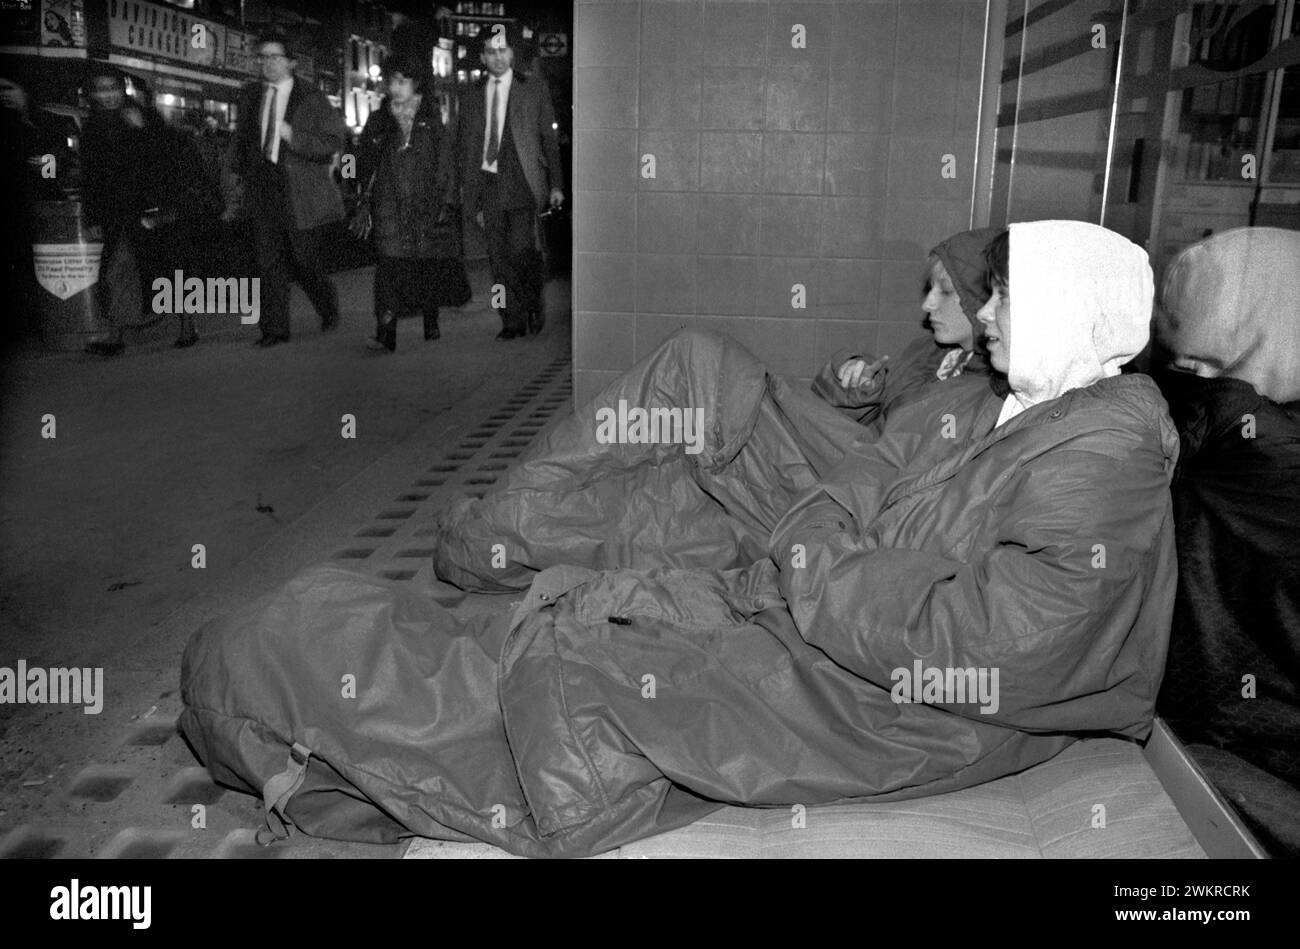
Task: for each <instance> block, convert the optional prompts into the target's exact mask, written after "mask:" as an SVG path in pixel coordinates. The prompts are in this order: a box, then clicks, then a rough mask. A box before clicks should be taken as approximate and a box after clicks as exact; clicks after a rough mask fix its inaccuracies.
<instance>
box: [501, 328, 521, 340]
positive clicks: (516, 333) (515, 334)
mask: <svg viewBox="0 0 1300 949" xmlns="http://www.w3.org/2000/svg"><path fill="white" fill-rule="evenodd" d="M527 335H528V333H527V331H526V330H514V329H503V330H502V331H501V332H499V333H497V339H518V338H519V337H521V336H527Z"/></svg>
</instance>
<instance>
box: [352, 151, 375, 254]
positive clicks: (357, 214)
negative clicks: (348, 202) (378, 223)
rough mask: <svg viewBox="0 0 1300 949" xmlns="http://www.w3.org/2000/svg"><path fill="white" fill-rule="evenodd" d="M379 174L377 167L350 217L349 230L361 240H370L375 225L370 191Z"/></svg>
mask: <svg viewBox="0 0 1300 949" xmlns="http://www.w3.org/2000/svg"><path fill="white" fill-rule="evenodd" d="M378 174H379V169H377V168H376V169H375V170H374V171H373V172H371V174H370V180H369V181H368V182H367V183H366V190H365V191H364V192H362V194H361V200H360V201H358V202H357V207H356V210H355V211H353V212H352V217H351V218H349V219H348V231H349V232H351V234H352V236H353V237H355V238H356V239H357V240H359V241H364V240H369V239H370V232H371V231H372V230H374V227H375V220H374V216H373V215H372V214H371V213H370V192H371V190H372V189H373V188H374V187H375V176H376V175H378Z"/></svg>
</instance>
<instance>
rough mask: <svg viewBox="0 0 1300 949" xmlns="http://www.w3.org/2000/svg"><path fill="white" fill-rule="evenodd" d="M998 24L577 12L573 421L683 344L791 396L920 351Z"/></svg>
mask: <svg viewBox="0 0 1300 949" xmlns="http://www.w3.org/2000/svg"><path fill="white" fill-rule="evenodd" d="M984 9H985V2H984V0H822V2H804V3H792V2H766V0H750V2H720V0H704V2H701V0H577V2H576V4H575V9H574V38H573V40H574V47H573V48H574V67H575V75H574V113H575V114H574V129H575V148H574V190H575V194H574V211H575V234H574V240H575V246H574V251H575V253H574V275H573V276H574V381H575V394H576V398H577V400H578V404H581V403H582V402H583V401H585V400H587V399H589V398H590V397H592V396H593V395H594V394H595V393H596V392H597V391H598V390H599V388H600V387H601V386H603V385H604V384H605V383H606V382H607V381H608V380H609V379H610V378H612V377H613V376H615V375H617V373H618V372H619V371H621V370H623V369H626V368H628V367H629V366H631V365H632V364H633V363H634V362H635V361H636V360H638V359H640V358H641V357H643V356H645V355H646V354H647V353H649V352H650V351H651V350H652V349H654V347H655V346H656V345H658V344H659V343H660V342H662V341H663V340H664V339H665V338H666V337H667V336H669V335H671V334H672V333H673V332H675V331H676V330H677V329H678V328H679V327H683V326H701V327H714V328H717V329H721V330H725V331H726V332H728V333H731V334H732V335H734V336H736V337H737V338H738V339H740V340H742V341H743V342H745V343H746V344H747V345H748V346H749V347H750V348H751V349H752V350H753V351H754V352H755V353H756V354H757V355H758V356H759V357H760V358H761V359H763V360H764V361H766V362H767V363H768V364H769V365H770V366H772V367H773V368H774V369H776V370H777V371H779V372H782V373H784V374H786V375H788V376H791V377H795V378H809V377H811V376H812V375H813V374H814V373H815V372H816V370H817V367H818V366H819V365H820V364H821V362H823V361H824V360H825V359H826V358H827V357H828V356H829V354H830V353H831V352H833V351H834V350H835V349H837V348H839V347H840V346H843V345H849V344H855V345H860V346H862V347H863V348H865V349H868V350H871V351H872V352H881V353H884V352H895V353H896V352H897V351H898V350H899V349H900V348H901V347H902V346H903V345H905V344H906V342H907V341H908V340H909V339H911V338H912V337H914V336H915V335H916V334H918V333H920V332H921V328H920V317H921V312H920V298H921V282H922V279H923V270H924V260H925V254H926V251H927V250H928V249H929V248H930V247H931V246H933V245H934V244H935V243H937V242H938V241H939V240H941V239H942V238H944V237H945V236H947V235H948V234H950V233H953V232H955V231H958V230H962V229H964V228H966V227H967V226H968V221H969V215H970V207H971V204H970V202H971V191H972V188H971V186H972V179H971V175H972V165H973V163H974V158H975V140H976V135H975V130H976V121H977V115H978V105H979V87H980V70H981V60H982V55H983V42H984V39H983V36H984ZM796 25H801V26H802V27H803V28H804V31H805V33H804V35H805V36H806V48H802V49H799V48H794V47H793V46H792V38H793V37H794V35H795V34H794V33H793V32H792V29H793V28H794V27H795V26H796ZM646 155H653V156H654V161H655V177H654V178H646V177H643V175H642V168H643V165H642V159H643V156H646ZM945 155H952V156H953V158H954V159H955V172H956V176H955V178H945V177H944V176H943V174H942V171H943V168H944V156H945ZM794 284H802V285H803V286H804V287H805V288H806V301H805V302H806V307H805V308H802V309H797V308H794V307H792V305H791V303H792V292H791V287H792V285H794Z"/></svg>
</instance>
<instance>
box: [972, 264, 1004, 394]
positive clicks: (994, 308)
mask: <svg viewBox="0 0 1300 949" xmlns="http://www.w3.org/2000/svg"><path fill="white" fill-rule="evenodd" d="M975 319H977V320H979V322H980V326H981V327H982V328H983V330H984V345H985V346H986V347H987V348H988V351H989V363H990V364H991V365H992V366H993V368H994V369H996V370H997V371H998V372H1001V373H1004V374H1005V373H1006V372H1007V371H1009V370H1010V368H1011V298H1010V295H1009V294H1008V288H1007V287H1005V286H1002V285H1000V284H996V283H995V284H994V285H993V296H991V297H989V301H988V302H987V303H985V304H984V305H983V306H982V307H980V311H979V312H978V313H976V314H975Z"/></svg>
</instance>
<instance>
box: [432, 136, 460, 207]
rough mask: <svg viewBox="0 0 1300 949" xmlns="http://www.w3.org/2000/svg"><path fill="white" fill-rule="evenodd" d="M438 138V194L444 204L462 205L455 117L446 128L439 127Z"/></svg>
mask: <svg viewBox="0 0 1300 949" xmlns="http://www.w3.org/2000/svg"><path fill="white" fill-rule="evenodd" d="M436 133H437V136H438V168H437V171H436V174H437V180H438V193H439V194H440V195H441V196H442V203H443V204H460V186H459V175H458V174H457V166H458V165H459V164H460V161H459V154H458V152H457V145H458V143H459V138H458V137H457V135H456V118H455V117H454V116H453V117H452V118H451V119H450V120H449V121H448V122H447V124H446V126H442V125H439V126H438V128H437V130H436Z"/></svg>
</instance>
